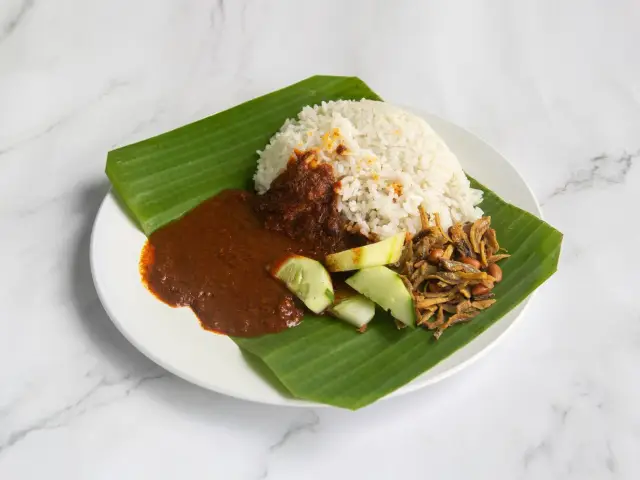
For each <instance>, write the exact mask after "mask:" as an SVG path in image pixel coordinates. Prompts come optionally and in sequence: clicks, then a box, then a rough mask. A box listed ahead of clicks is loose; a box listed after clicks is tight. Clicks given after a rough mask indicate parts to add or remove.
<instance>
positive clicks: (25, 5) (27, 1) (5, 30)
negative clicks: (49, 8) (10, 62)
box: [0, 0, 35, 43]
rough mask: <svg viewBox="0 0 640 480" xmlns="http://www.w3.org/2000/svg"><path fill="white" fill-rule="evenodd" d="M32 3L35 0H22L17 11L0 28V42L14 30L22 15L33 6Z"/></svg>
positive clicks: (22, 18)
mask: <svg viewBox="0 0 640 480" xmlns="http://www.w3.org/2000/svg"><path fill="white" fill-rule="evenodd" d="M34 3H35V0H24V1H23V2H22V3H21V4H20V7H19V8H18V11H17V12H16V13H15V14H14V15H13V16H12V17H10V18H9V21H7V22H6V23H5V24H4V25H3V26H2V28H1V29H0V43H2V42H4V41H5V40H6V39H7V38H9V37H10V36H11V34H12V33H13V32H15V31H16V29H17V28H18V27H19V26H20V23H21V22H22V20H24V17H25V16H26V15H27V14H28V13H29V11H30V10H31V9H32V8H33V5H34Z"/></svg>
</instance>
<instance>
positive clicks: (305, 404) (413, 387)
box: [89, 105, 544, 408]
mask: <svg viewBox="0 0 640 480" xmlns="http://www.w3.org/2000/svg"><path fill="white" fill-rule="evenodd" d="M399 106H400V108H403V109H405V110H408V111H410V112H412V113H414V114H416V115H418V116H419V117H420V118H422V119H425V117H429V118H434V119H436V120H437V121H439V122H442V123H445V124H449V125H450V126H453V127H455V128H457V129H459V130H461V131H463V132H464V133H465V134H466V135H469V136H471V137H474V138H475V139H476V140H477V141H479V142H481V143H482V144H484V146H485V147H487V148H489V149H491V150H493V151H494V152H495V153H496V154H497V155H498V156H500V157H501V159H502V160H503V161H504V162H506V163H507V164H508V165H509V166H510V167H511V168H512V170H513V172H514V173H515V174H516V176H517V177H518V178H519V179H520V181H521V182H522V184H523V185H524V186H525V187H526V190H527V192H528V194H529V195H530V197H531V199H532V200H533V206H534V207H535V212H530V213H532V214H534V215H535V216H537V217H538V218H540V219H541V220H544V215H543V212H542V208H541V206H540V203H539V201H538V198H537V197H536V195H535V193H534V192H533V189H532V188H531V185H530V184H529V183H528V182H527V181H526V179H525V178H524V177H523V176H522V174H521V173H520V171H519V170H518V169H517V168H516V167H515V166H514V165H513V164H512V163H511V162H510V161H509V159H508V158H507V157H506V156H505V155H503V154H502V153H501V152H500V151H499V150H498V149H497V148H495V147H494V146H493V145H491V144H490V143H489V142H487V141H486V140H485V139H484V138H482V137H480V136H479V135H477V134H475V133H473V132H471V131H469V130H468V129H467V128H465V127H462V126H460V125H458V124H455V123H453V122H450V121H449V120H446V119H444V118H442V117H440V116H439V115H435V114H433V113H430V112H426V111H420V110H417V109H415V108H411V107H406V106H402V105H399ZM436 132H437V130H436ZM111 198H112V199H113V202H114V203H116V204H117V206H118V208H120V209H121V210H122V206H121V205H120V204H119V201H118V200H117V197H116V195H115V193H114V192H113V188H110V189H109V191H108V192H107V194H106V195H105V197H104V198H103V199H102V202H101V203H100V207H99V208H98V211H97V213H96V216H95V218H94V221H93V225H92V227H91V236H90V240H89V263H90V269H91V278H92V281H93V284H94V287H95V290H96V293H97V296H98V299H99V300H100V303H101V305H102V308H103V309H104V310H105V312H106V313H107V316H108V317H109V319H110V320H111V322H112V323H113V324H114V325H115V327H116V328H117V330H118V331H119V332H120V333H121V334H122V335H123V336H124V337H125V338H126V339H127V341H128V342H129V343H131V345H133V346H134V347H135V348H136V349H137V350H138V351H140V352H141V353H142V354H143V355H145V356H146V357H147V358H148V359H150V360H151V361H152V362H154V363H155V364H157V365H159V366H160V367H162V368H163V369H165V370H167V371H168V372H170V373H172V374H173V375H175V376H177V377H179V378H181V379H183V380H185V381H187V382H189V383H192V384H194V385H197V386H199V387H201V388H204V389H206V390H209V391H212V392H216V393H220V394H223V395H226V396H229V397H233V398H238V399H241V400H246V401H250V402H255V403H261V404H266V405H277V406H287V407H298V408H300V407H301V408H310V407H313V408H325V407H332V406H331V405H327V404H324V403H318V402H313V401H309V400H303V399H298V398H294V397H284V396H282V397H273V398H266V399H260V398H256V397H255V396H248V395H245V394H243V393H241V392H238V391H234V390H231V389H226V388H224V387H221V386H216V388H213V387H212V386H211V385H208V384H206V383H205V382H204V381H202V380H200V379H198V378H197V377H195V376H192V375H191V374H189V373H188V372H187V371H184V370H182V369H178V368H176V367H175V366H174V365H172V364H171V363H170V362H165V361H163V360H162V359H161V358H159V357H157V356H156V355H155V354H154V353H153V352H151V351H150V350H149V349H147V348H146V347H145V346H144V345H143V344H141V343H140V342H138V341H137V340H136V339H135V338H134V337H133V336H132V335H131V334H130V333H129V332H128V331H127V329H126V328H124V325H123V324H122V322H120V321H119V320H118V318H117V316H116V315H115V314H114V313H113V312H112V310H111V309H110V307H109V303H108V302H107V301H105V298H106V297H105V294H104V292H103V286H102V285H101V283H100V282H99V281H98V280H97V275H96V266H95V263H96V255H97V250H96V246H95V244H96V241H97V240H96V237H97V234H96V229H97V228H96V227H97V225H98V222H99V219H100V216H101V214H102V213H103V210H104V208H105V205H107V202H108V201H109V200H110V199H111ZM122 214H123V215H125V216H126V213H125V212H124V211H122ZM128 220H130V219H128ZM536 292H537V290H534V291H533V292H532V293H531V294H529V295H528V296H527V297H526V298H525V299H524V300H523V301H522V302H520V304H518V305H517V307H520V312H519V313H518V314H517V316H516V317H515V318H514V319H513V320H512V321H511V323H510V324H509V325H507V326H506V328H505V329H504V331H502V332H501V333H500V334H498V336H497V337H495V338H494V339H493V340H492V341H491V342H490V343H489V344H487V345H486V346H484V347H483V348H482V349H480V350H479V351H477V352H476V353H474V354H472V355H471V356H470V357H469V358H467V359H465V360H463V361H461V362H459V363H458V364H456V365H454V366H452V367H450V368H448V369H447V370H445V371H443V372H440V373H438V374H437V375H434V376H432V377H430V378H425V379H424V380H422V381H420V376H422V375H424V374H425V373H427V372H428V370H427V371H425V372H423V373H422V374H421V375H420V376H418V377H416V378H415V379H413V380H412V381H411V382H409V383H407V384H405V385H403V386H402V387H400V388H398V389H397V390H395V391H393V392H391V393H389V394H387V395H385V396H384V397H382V398H380V399H379V400H378V401H377V402H380V401H383V400H387V399H390V398H395V397H399V396H401V395H405V394H408V393H411V392H415V391H417V390H420V389H422V388H425V387H427V386H429V385H434V384H436V383H438V382H441V381H443V380H445V379H447V378H449V377H451V376H453V375H455V374H456V373H458V372H460V371H462V370H464V369H465V368H467V367H468V366H470V365H471V364H473V363H475V362H477V361H478V360H480V359H481V358H482V357H484V356H485V355H487V354H488V353H489V352H490V351H492V350H493V349H494V348H495V347H496V346H497V345H498V344H499V343H500V342H502V341H503V340H504V337H505V336H506V335H507V333H508V332H510V331H512V330H513V328H514V325H515V324H516V323H518V322H519V320H520V319H521V318H522V317H523V316H524V314H525V313H526V311H527V309H528V308H529V305H530V303H531V300H532V299H533V297H534V295H535V293H536ZM497 323H499V322H496V324H497ZM492 327H493V325H492ZM492 327H489V328H488V329H487V330H485V331H484V332H482V333H481V334H480V335H478V336H477V337H475V338H474V339H473V340H472V341H471V342H469V343H468V344H466V345H464V346H463V347H461V348H460V349H459V350H457V351H460V350H462V349H464V348H467V347H468V346H469V345H471V344H473V342H474V341H476V339H478V338H481V337H482V336H483V335H486V334H487V332H489V331H490V330H491V328H492ZM227 340H228V341H229V342H233V341H232V340H231V339H227ZM237 348H240V347H237ZM453 354H455V352H454V353H453ZM453 354H452V355H453ZM447 358H449V357H447ZM444 360H445V359H443V361H444ZM256 375H258V374H257V373H256ZM377 402H375V403H377ZM333 408H336V407H333Z"/></svg>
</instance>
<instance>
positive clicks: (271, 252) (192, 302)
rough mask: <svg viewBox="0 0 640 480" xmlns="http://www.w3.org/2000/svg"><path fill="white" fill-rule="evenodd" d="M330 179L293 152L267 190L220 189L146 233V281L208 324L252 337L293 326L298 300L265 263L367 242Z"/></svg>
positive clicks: (328, 171) (325, 169)
mask: <svg viewBox="0 0 640 480" xmlns="http://www.w3.org/2000/svg"><path fill="white" fill-rule="evenodd" d="M335 183H336V182H335V178H334V176H333V170H332V168H331V167H330V166H329V165H326V164H317V163H316V162H315V158H314V157H313V155H309V154H308V153H305V154H301V153H299V152H298V154H297V155H296V156H294V157H292V159H291V160H290V162H289V164H288V166H287V169H286V170H285V171H284V172H283V173H282V174H281V175H280V176H279V177H278V178H277V179H276V180H274V182H273V183H272V186H271V188H270V190H269V191H268V192H267V193H266V194H264V195H261V196H257V195H255V194H252V193H249V192H245V191H240V190H225V191H222V192H221V193H219V194H218V195H216V196H215V197H213V198H211V199H209V200H207V201H205V202H203V203H202V204H200V205H199V206H197V207H196V208H194V209H193V210H191V211H190V212H188V213H187V214H186V215H184V216H183V217H182V218H180V219H178V220H176V221H174V222H172V223H170V224H168V225H166V226H165V227H163V228H161V229H159V230H157V231H155V232H154V233H152V234H151V235H150V237H149V240H148V243H147V245H146V246H145V248H144V249H143V251H142V254H141V258H140V271H141V274H142V277H143V280H144V282H145V283H146V285H147V287H148V288H149V290H151V292H153V293H154V294H155V295H156V296H157V297H158V298H159V299H161V300H162V301H164V302H166V303H167V304H169V305H172V306H176V307H178V306H188V307H190V308H191V309H192V310H193V311H194V313H195V314H196V316H197V317H198V318H199V319H200V322H201V324H202V326H203V328H205V329H207V330H212V331H215V332H218V333H223V334H227V335H233V336H240V337H250V336H258V335H262V334H265V333H275V332H279V331H282V330H284V329H286V328H290V327H293V326H295V325H297V324H298V323H300V321H301V320H302V316H303V314H304V311H303V308H302V304H301V302H300V301H299V300H298V299H297V298H295V297H294V296H293V295H292V294H291V293H290V292H289V291H288V290H287V289H286V287H285V286H284V285H282V284H281V283H279V282H278V281H276V280H275V279H273V278H272V277H271V275H270V274H269V272H268V266H269V265H270V264H273V263H274V262H276V261H278V260H279V259H281V258H282V257H284V256H286V255H288V254H299V255H304V256H308V257H312V258H316V259H318V260H321V259H322V258H324V256H325V255H326V254H327V253H332V252H336V251H339V250H342V249H345V248H350V247H352V246H358V245H362V244H363V243H364V239H362V238H360V237H358V236H356V235H353V234H350V233H348V232H347V231H346V230H345V228H344V225H343V223H342V219H341V217H340V216H339V214H338V211H337V208H336V202H337V194H336V192H335V191H334V186H335Z"/></svg>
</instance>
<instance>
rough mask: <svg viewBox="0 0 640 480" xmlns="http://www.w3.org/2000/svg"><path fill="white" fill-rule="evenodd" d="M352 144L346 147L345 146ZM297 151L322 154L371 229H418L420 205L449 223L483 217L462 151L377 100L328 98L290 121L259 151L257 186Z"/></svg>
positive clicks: (364, 228)
mask: <svg viewBox="0 0 640 480" xmlns="http://www.w3.org/2000/svg"><path fill="white" fill-rule="evenodd" d="M345 147H346V150H345ZM294 149H298V150H302V151H304V150H309V149H314V150H316V152H317V158H318V160H319V161H321V162H327V163H330V164H331V165H332V166H333V170H334V173H335V176H336V179H338V180H339V181H340V187H339V192H340V199H339V202H338V209H339V211H340V212H341V213H342V215H344V216H345V217H346V218H347V219H348V220H349V221H350V222H354V223H355V224H356V225H357V226H358V227H359V228H360V231H361V232H363V233H365V234H370V233H374V234H376V235H378V236H380V237H382V238H384V237H388V236H390V235H393V234H395V233H397V232H399V231H409V232H411V233H415V232H417V231H419V230H420V215H419V211H418V206H419V205H420V204H422V205H423V207H424V209H425V210H426V211H427V212H429V213H434V212H438V213H439V214H440V217H441V222H442V225H443V227H445V228H448V227H449V226H450V225H452V224H453V223H454V222H459V221H473V220H476V219H477V218H479V217H480V216H482V210H480V209H479V208H478V207H477V205H478V204H479V203H480V202H481V201H482V192H481V191H479V190H475V189H472V188H471V187H470V185H469V180H468V179H467V177H466V176H465V174H464V172H463V170H462V167H461V166H460V163H459V162H458V159H457V158H456V156H455V155H454V154H453V153H452V152H451V151H450V150H449V148H448V147H447V146H446V145H445V143H444V141H443V140H442V138H440V137H439V136H438V134H436V133H435V132H434V131H433V129H432V128H431V127H430V126H429V125H428V124H427V122H425V121H424V120H423V119H422V118H420V117H418V116H416V115H413V114H411V113H409V112H406V111H404V110H401V109H399V108H397V107H394V106H392V105H389V104H387V103H384V102H377V101H372V100H362V101H346V100H341V101H337V102H326V103H325V102H323V103H322V104H321V105H316V106H315V107H309V106H307V107H305V108H304V109H303V110H302V111H301V112H300V114H299V115H298V118H297V119H295V120H293V119H288V120H287V121H286V122H285V123H284V125H283V126H282V128H281V129H280V131H279V132H278V133H276V134H275V135H274V136H273V137H272V138H271V141H270V142H269V145H267V147H266V148H265V149H264V151H261V152H258V154H259V155H260V158H259V160H258V170H257V172H256V174H255V176H254V180H255V187H256V191H257V192H258V193H259V194H261V193H264V192H266V191H267V190H268V189H269V186H270V185H271V182H272V181H273V180H274V179H275V178H276V177H277V176H278V175H279V174H280V173H281V172H282V171H283V170H284V169H285V168H286V165H287V161H288V160H289V158H290V157H291V155H292V154H293V152H294Z"/></svg>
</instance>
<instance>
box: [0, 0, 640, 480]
mask: <svg viewBox="0 0 640 480" xmlns="http://www.w3.org/2000/svg"><path fill="white" fill-rule="evenodd" d="M638 25H640V4H639V3H638V2H637V1H636V0H627V1H624V0H616V1H610V2H605V1H598V0H587V1H584V0H571V1H564V2H557V1H554V0H544V1H536V2H533V1H531V2H526V1H521V2H517V1H516V2H514V1H510V0H500V1H495V0H492V1H490V0H486V1H477V0H469V1H457V0H456V1H430V2H426V1H417V0H404V1H400V0H398V1H394V2H382V1H378V2H369V1H365V0H362V1H338V0H327V1H323V2H310V1H293V0H287V1H279V2H276V1H270V2H266V1H259V0H236V1H231V0H210V1H209V0H176V1H171V0H139V1H136V2H131V1H128V0H111V1H108V2H95V1H93V2H92V1H81V0H55V1H45V0H4V1H3V2H2V6H1V7H0V220H1V223H0V266H1V270H0V478H3V479H31V478H63V479H85V478H89V479H115V478H117V479H141V478H158V479H165V478H167V479H171V478H221V479H248V480H250V479H256V480H257V479H265V478H268V479H300V478H305V479H307V478H308V479H324V478H368V479H387V478H403V479H423V478H438V479H457V478H460V479H469V478H472V479H484V478H487V479H564V478H571V479H637V478H640V457H639V455H638V454H639V453H640V408H639V405H640V382H639V381H638V379H639V376H638V371H639V366H640V307H639V306H638V300H637V295H638V293H637V287H638V285H639V284H640V275H639V274H638V272H640V255H638V254H637V252H636V251H635V246H636V245H637V244H638V243H639V242H640V227H639V226H638V223H637V221H638V214H637V209H638V207H639V206H640V62H638V52H637V49H638V45H640V29H639V28H638ZM316 73H327V74H348V75H351V74H353V75H358V76H360V77H362V78H363V79H365V80H366V81H367V82H368V83H369V84H370V85H371V86H372V87H373V88H374V89H376V90H377V91H378V92H380V94H381V95H382V96H383V97H385V98H386V99H387V100H389V101H392V102H395V103H399V104H404V105H415V106H416V107H419V108H421V109H423V110H427V111H431V112H434V113H436V114H438V115H440V116H442V117H445V118H447V119H449V120H451V121H453V122H455V123H458V124H460V125H462V126H464V127H466V128H468V129H470V130H472V131H474V132H476V133H477V134H479V135H480V136H481V137H483V138H485V139H486V140H487V141H489V143H491V144H493V145H494V146H496V147H497V148H498V150H500V151H501V152H503V153H504V154H505V155H506V156H507V158H509V159H510V160H511V161H512V162H513V163H514V164H515V165H516V166H517V168H518V169H519V170H520V171H521V172H522V174H523V175H524V176H525V178H526V179H527V181H528V182H529V183H530V184H531V186H532V188H533V190H534V191H535V193H536V194H537V196H538V198H539V199H540V201H541V203H542V205H543V209H544V213H545V216H546V219H547V220H548V221H549V222H551V223H552V224H553V225H554V226H556V227H557V228H559V229H560V230H561V231H563V232H564V234H565V242H564V250H563V254H562V257H561V260H560V265H559V271H558V273H557V274H556V275H555V276H554V277H553V278H552V279H551V280H550V281H549V282H548V283H547V284H545V285H544V286H543V287H542V288H541V289H540V291H539V293H538V295H537V296H536V298H535V299H534V301H533V302H532V304H531V307H530V308H529V310H528V311H527V313H526V315H525V318H523V319H522V321H520V322H519V323H518V324H517V326H516V327H515V328H514V329H513V330H512V331H510V332H509V334H508V335H507V338H506V339H505V341H503V342H501V344H500V345H499V346H498V347H497V348H495V349H494V350H493V351H492V352H491V353H490V354H489V355H487V356H486V357H484V358H483V359H482V360H481V361H479V362H478V363H476V364H475V365H473V366H471V367H470V368H468V369H467V370H465V371H464V372H462V373H460V374H458V375H456V376H454V377H453V378H451V379H449V380H446V381H444V382H442V383H440V384H438V385H436V386H433V387H431V388H428V389H425V390H423V391H420V392H418V393H414V394H410V395H408V396H405V397H402V398H398V399H392V400H388V401H382V402H379V403H377V404H374V405H373V406H371V407H369V408H366V409H364V410H361V411H358V412H355V413H353V412H347V411H341V410H336V409H292V408H279V407H272V406H263V405H259V404H253V403H247V402H243V401H239V400H235V399H232V398H227V397H224V396H221V395H217V394H214V393H211V392H208V391H204V390H202V389H199V388H197V387H194V386H192V385H189V384H188V383H186V382H184V381H182V380H180V379H178V378H176V377H174V376H172V375H170V374H168V373H166V372H165V371H163V370H162V369H160V368H159V367H157V366H155V365H154V364H153V363H152V362H150V361H149V360H147V359H146V358H145V357H144V356H143V355H142V354H140V353H139V352H138V351H137V350H135V349H134V348H133V347H132V346H131V345H130V344H129V343H128V342H127V341H126V340H125V339H124V338H123V337H122V336H121V335H120V334H119V333H118V332H117V331H116V329H115V328H114V327H113V325H112V324H111V322H110V321H109V319H108V318H107V316H106V314H105V312H104V310H103V309H102V307H101V306H100V303H99V301H98V299H97V297H96V292H95V289H94V287H93V284H92V280H91V274H90V271H89V260H88V238H89V231H90V228H91V224H92V222H93V219H94V216H95V214H96V211H97V208H98V205H99V204H100V201H101V200H102V198H103V197H104V195H105V193H106V192H107V190H108V188H109V187H108V184H107V180H106V178H105V176H104V174H103V169H104V162H105V155H106V152H107V151H108V150H110V149H112V148H114V147H116V146H120V145H125V144H127V143H130V142H133V141H136V140H140V139H143V138H146V137H148V136H151V135H154V134H157V133H160V132H163V131H166V130H168V129H170V128H173V127H177V126H179V125H181V124H184V123H187V122H190V121H192V120H196V119H198V118H201V117H204V116H206V115H208V114H211V113H214V112H216V111H219V110H221V109H224V108H226V107H229V106H231V105H234V104H236V103H238V102H241V101H244V100H247V99H250V98H252V97H254V96H256V95H259V94H262V93H266V92H268V91H270V90H273V89H275V88H278V87H282V86H284V85H287V84H289V83H292V82H294V81H296V80H299V79H302V78H304V77H306V76H309V75H312V74H316Z"/></svg>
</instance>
